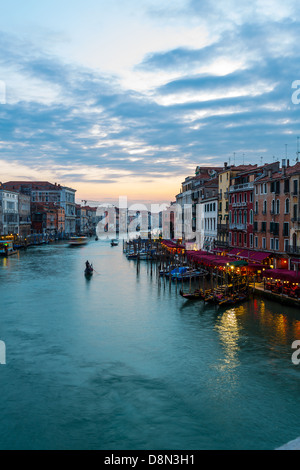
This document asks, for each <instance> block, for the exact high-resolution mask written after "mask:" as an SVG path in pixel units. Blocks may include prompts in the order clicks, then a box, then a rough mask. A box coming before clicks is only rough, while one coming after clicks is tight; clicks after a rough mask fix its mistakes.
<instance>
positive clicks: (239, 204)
mask: <svg viewBox="0 0 300 470" xmlns="http://www.w3.org/2000/svg"><path fill="white" fill-rule="evenodd" d="M232 207H247V202H234V203H233V204H232Z"/></svg>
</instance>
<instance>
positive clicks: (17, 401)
mask: <svg viewBox="0 0 300 470" xmlns="http://www.w3.org/2000/svg"><path fill="white" fill-rule="evenodd" d="M86 260H89V261H91V262H93V264H94V268H95V270H96V273H95V274H94V276H93V278H92V279H91V280H90V281H87V280H86V279H85V277H84V274H83V270H84V263H85V261H86ZM0 305H1V307H0V309H1V310H0V312H1V315H0V340H2V341H4V342H5V344H6V365H1V366H0V398H1V401H0V410H1V419H0V448H1V449H104V450H127V449H128V450H143V449H145V450H179V449H186V450H196V449H274V448H276V447H278V446H280V445H282V444H284V443H286V442H288V441H290V440H292V439H295V438H297V437H298V436H300V424H299V416H300V399H299V378H300V366H296V365H293V363H292V361H291V355H292V352H293V351H292V349H291V344H292V342H293V341H295V340H297V339H299V340H300V314H299V311H297V310H295V309H291V308H288V307H283V306H281V305H278V304H276V303H272V302H270V301H267V300H262V299H254V300H251V301H249V303H247V304H244V305H241V306H239V307H237V308H225V307H223V308H219V307H214V306H207V305H206V306H205V305H204V304H203V303H202V302H194V303H192V302H189V301H186V300H184V299H182V298H181V297H180V296H179V295H178V293H176V289H175V286H174V285H172V287H171V290H170V288H169V284H168V283H166V285H164V283H160V284H159V283H158V280H157V277H156V273H155V271H154V270H153V271H152V273H151V269H150V265H149V263H148V264H147V262H146V261H141V263H140V269H139V270H138V271H137V264H136V262H135V261H128V260H127V259H126V257H125V255H124V254H123V252H122V247H121V246H119V247H111V246H110V245H109V243H105V242H100V241H99V242H96V241H91V242H90V243H89V245H87V246H85V247H82V248H69V247H68V246H67V245H65V244H63V243H60V244H57V245H51V246H50V245H48V246H40V247H33V248H30V249H28V250H27V252H21V253H20V254H19V255H18V256H15V257H11V258H10V259H8V260H3V259H2V260H0Z"/></svg>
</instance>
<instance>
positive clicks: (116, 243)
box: [110, 239, 119, 246]
mask: <svg viewBox="0 0 300 470" xmlns="http://www.w3.org/2000/svg"><path fill="white" fill-rule="evenodd" d="M110 244H111V246H118V245H119V240H117V239H114V240H112V241H111V242H110Z"/></svg>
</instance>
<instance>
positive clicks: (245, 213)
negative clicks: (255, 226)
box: [244, 211, 247, 224]
mask: <svg viewBox="0 0 300 470" xmlns="http://www.w3.org/2000/svg"><path fill="white" fill-rule="evenodd" d="M246 223H247V211H244V224H246Z"/></svg>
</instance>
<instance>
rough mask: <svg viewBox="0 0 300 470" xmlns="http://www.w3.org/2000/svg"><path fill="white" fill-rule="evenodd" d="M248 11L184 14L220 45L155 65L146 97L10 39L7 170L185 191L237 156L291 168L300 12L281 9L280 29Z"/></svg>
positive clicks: (175, 52)
mask: <svg viewBox="0 0 300 470" xmlns="http://www.w3.org/2000/svg"><path fill="white" fill-rule="evenodd" d="M226 5H227V2H226ZM240 5H241V6H240ZM247 5H248V6H246V3H245V4H244V3H243V4H239V3H238V2H236V1H233V0H232V1H230V2H229V3H228V9H227V10H226V8H225V2H218V3H216V2H214V3H213V2H207V1H202V2H198V1H195V0H194V1H190V2H178V4H177V8H176V9H175V11H173V17H174V18H175V17H176V15H177V19H176V21H178V17H179V13H180V15H181V16H182V18H184V17H188V18H189V19H190V21H191V18H192V17H193V18H195V17H196V18H199V21H201V22H204V23H205V27H206V29H208V30H209V29H210V26H211V27H212V34H211V36H210V37H209V38H208V40H207V41H206V42H204V43H203V44H202V43H201V44H200V46H199V45H198V47H191V46H189V47H187V46H180V47H175V48H174V49H168V48H167V49H162V50H160V51H155V52H152V53H150V54H147V55H146V56H145V57H144V58H143V60H142V61H141V62H140V63H139V64H136V67H135V68H134V70H133V72H136V73H137V74H139V76H140V79H141V80H144V89H143V91H142V90H141V89H134V87H131V88H130V89H126V88H124V87H123V86H122V77H117V76H115V75H111V76H109V75H108V74H104V73H102V72H101V71H99V70H93V69H89V68H87V67H83V66H80V65H78V64H74V63H72V62H70V63H67V62H66V61H65V60H63V59H62V58H61V57H58V56H55V55H53V54H51V53H50V52H49V51H46V50H44V49H39V47H38V45H36V44H32V43H30V42H29V41H26V42H25V41H24V40H21V39H20V38H19V37H17V36H16V35H8V34H7V33H4V32H2V33H0V78H1V80H2V79H3V80H5V82H6V85H7V101H6V104H5V105H0V125H1V137H0V158H1V160H3V161H4V160H5V161H6V162H8V163H10V164H11V168H12V171H13V172H14V174H18V175H20V174H21V172H20V171H18V168H22V170H24V168H25V167H26V168H28V169H32V174H33V175H36V172H39V173H40V174H43V173H44V174H45V175H55V176H56V177H59V178H61V179H62V180H67V181H72V180H73V181H74V182H76V181H77V182H82V183H85V182H86V183H88V182H90V183H93V184H94V183H95V182H98V183H99V184H104V185H105V186H109V185H110V184H115V183H117V182H120V181H122V180H124V178H125V177H126V178H129V179H130V178H135V179H136V181H143V182H144V184H148V183H147V182H149V183H150V182H153V181H158V182H159V181H161V184H164V183H163V182H164V181H166V179H167V178H169V177H170V176H172V177H177V178H178V185H179V184H180V179H181V178H182V177H183V175H185V176H187V174H190V173H191V172H192V171H193V170H192V169H193V167H194V166H196V165H199V164H201V163H202V164H208V163H209V164H214V165H219V164H222V163H223V162H224V161H225V160H226V159H228V158H229V157H230V156H232V154H233V152H236V153H237V159H240V160H241V159H242V158H243V157H242V154H243V153H245V154H246V155H247V153H248V154H249V155H251V159H253V161H254V160H255V161H257V162H259V161H260V158H261V154H262V153H264V155H265V158H266V159H267V158H269V159H270V161H272V158H273V155H275V156H276V157H278V158H280V157H281V156H282V154H283V152H284V148H285V144H287V143H288V144H289V149H291V152H292V153H293V152H295V151H296V149H294V148H293V146H295V147H296V137H297V134H298V132H299V124H300V122H299V107H298V106H296V105H293V104H292V102H291V95H292V89H291V84H292V82H293V81H294V80H297V79H300V77H299V75H298V65H297V64H298V63H299V52H298V47H297V45H298V43H299V31H300V28H299V26H300V23H299V21H298V17H297V16H295V15H297V14H298V7H297V4H296V2H293V1H287V2H286V3H285V5H284V6H280V5H279V3H278V4H277V2H273V6H277V7H278V8H277V11H276V14H275V16H274V17H273V18H272V17H271V2H264V5H263V6H262V4H261V2H254V4H253V5H252V4H247ZM163 7H164V5H163V6H162V7H161V8H160V12H161V13H162V17H163V13H164V10H163ZM157 8H158V6H157ZM168 12H169V10H168ZM232 12H233V13H232ZM149 14H150V13H149ZM165 14H167V12H166V10H165ZM195 15H196V16H195ZM290 15H294V16H290ZM151 17H152V18H154V17H155V12H154V10H153V9H152V10H151ZM217 26H219V31H217V29H218V28H217ZM154 76H155V77H156V81H152V78H151V77H154ZM148 78H149V81H148ZM2 172H3V168H2ZM5 172H6V173H7V172H8V169H7V165H6V166H5ZM25 173H26V176H28V172H26V171H24V174H25ZM130 181H131V182H132V179H131V180H130ZM130 184H132V183H130ZM170 197H173V195H170Z"/></svg>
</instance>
